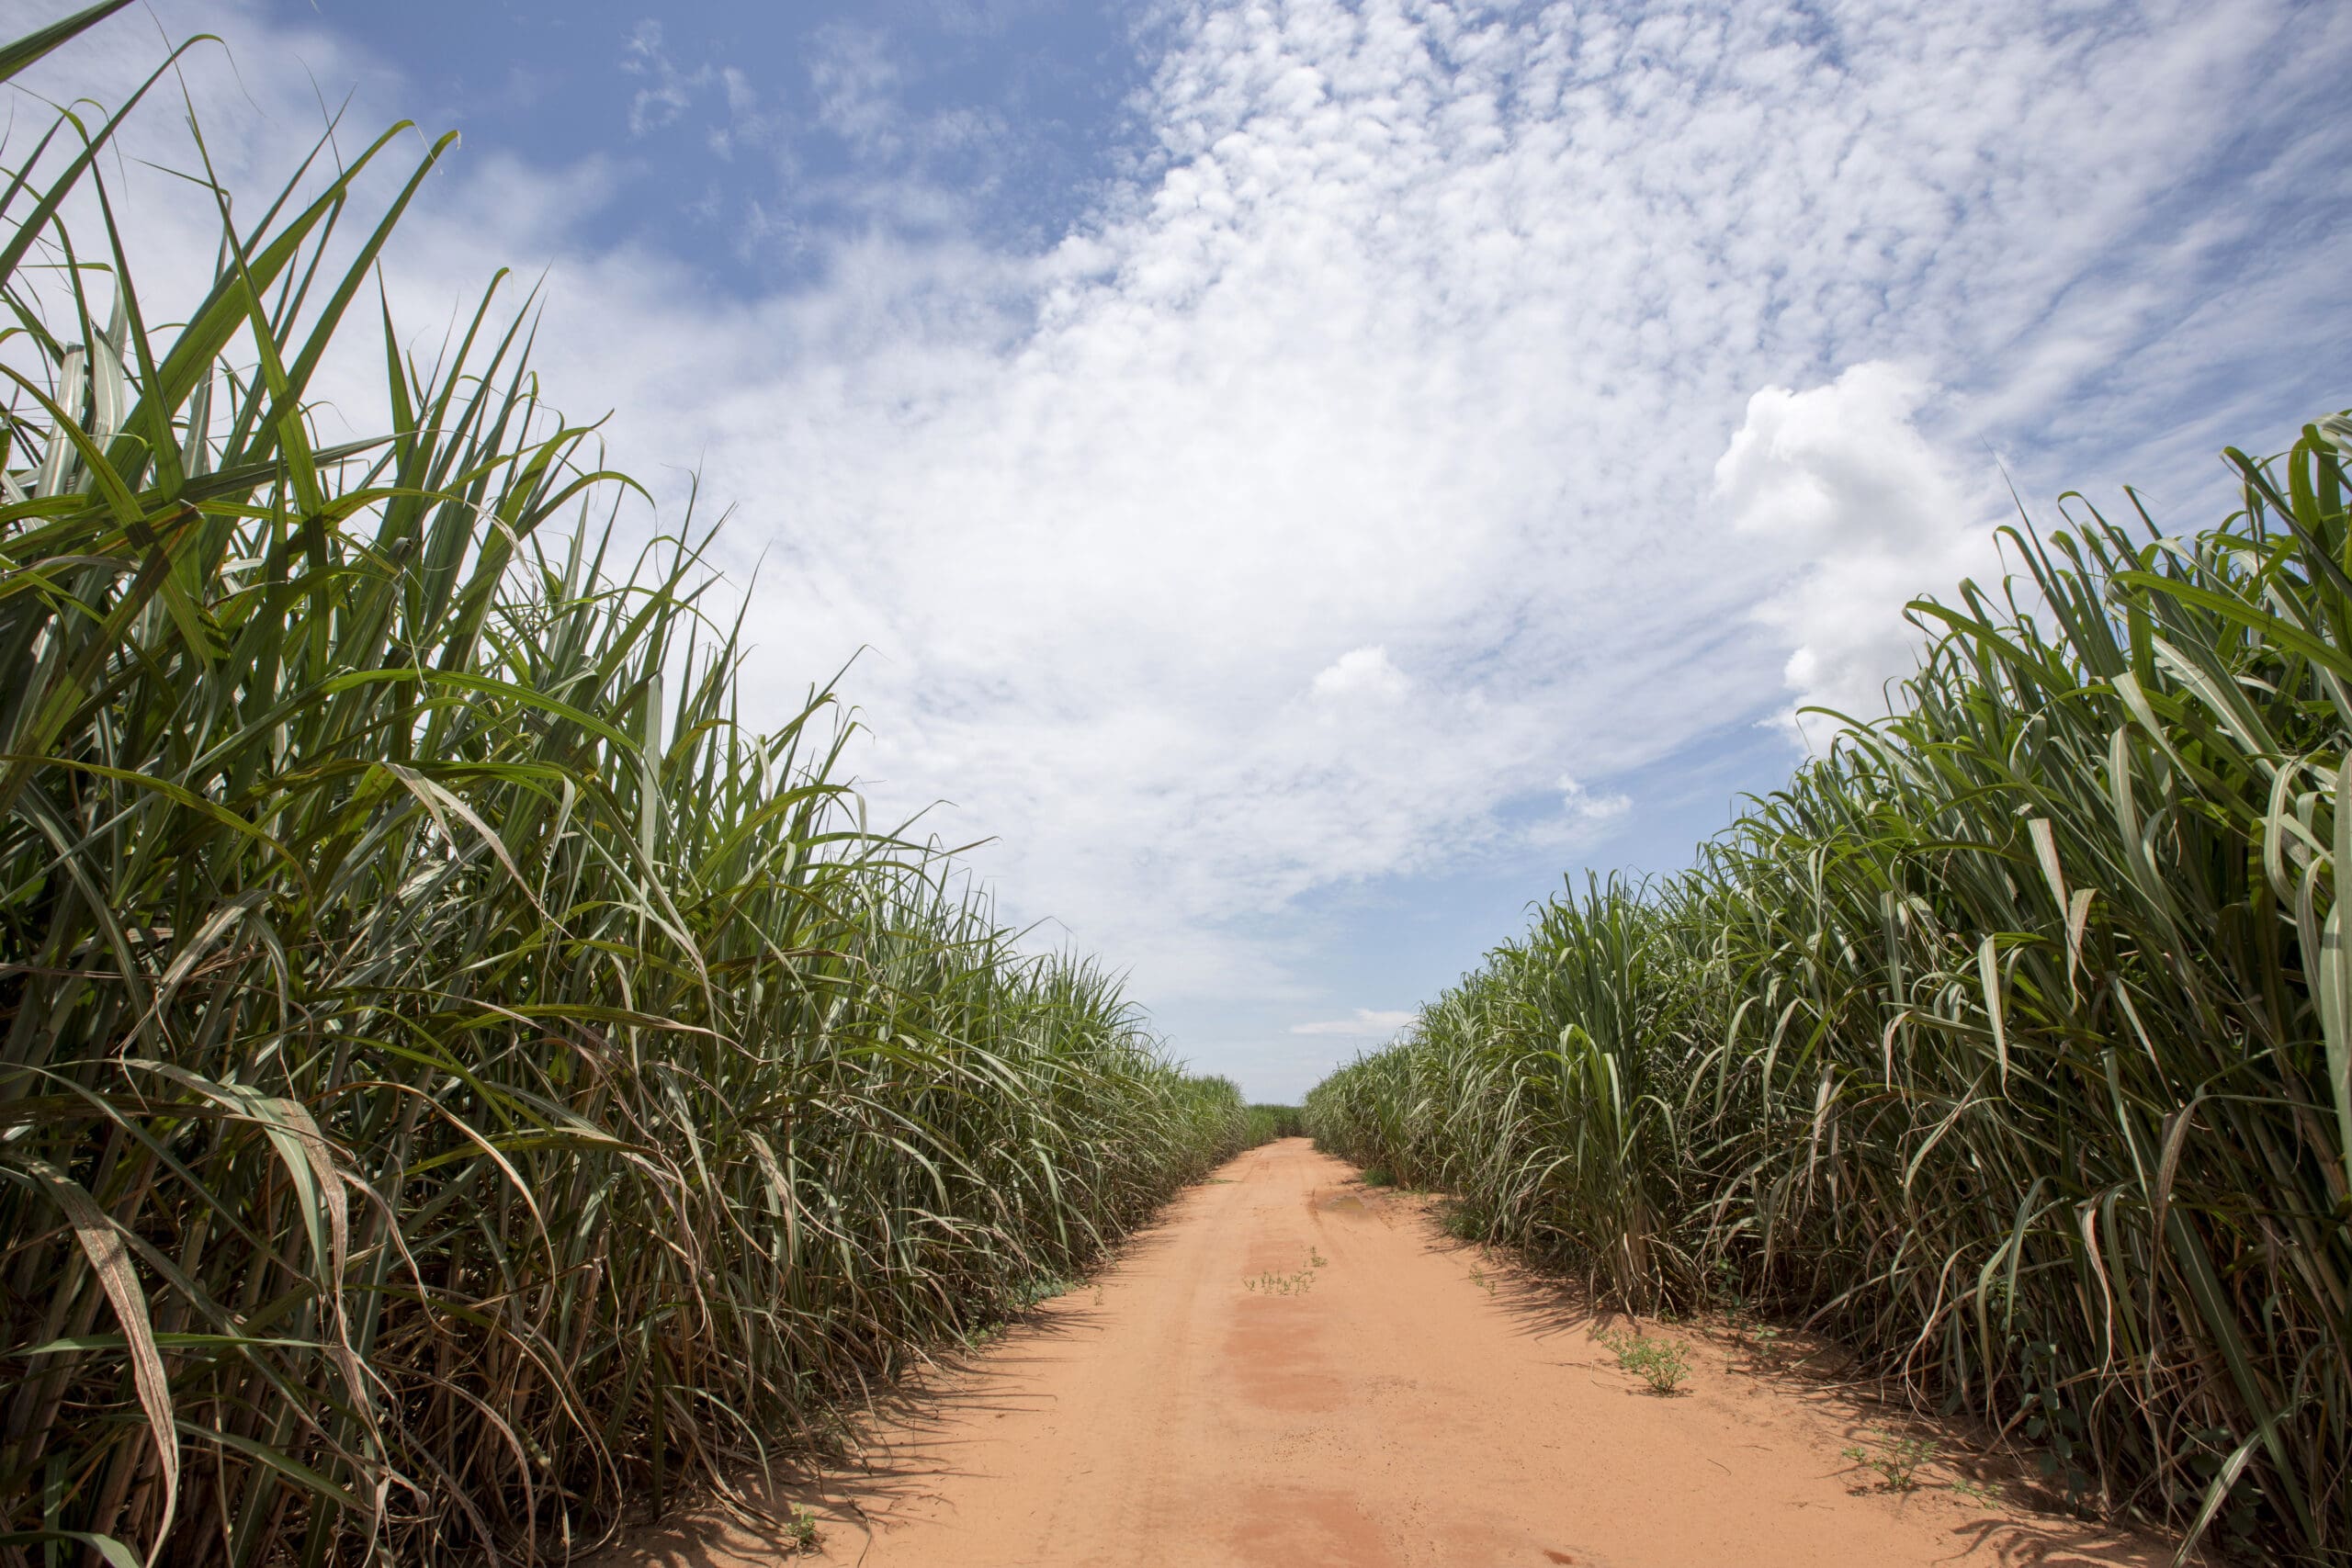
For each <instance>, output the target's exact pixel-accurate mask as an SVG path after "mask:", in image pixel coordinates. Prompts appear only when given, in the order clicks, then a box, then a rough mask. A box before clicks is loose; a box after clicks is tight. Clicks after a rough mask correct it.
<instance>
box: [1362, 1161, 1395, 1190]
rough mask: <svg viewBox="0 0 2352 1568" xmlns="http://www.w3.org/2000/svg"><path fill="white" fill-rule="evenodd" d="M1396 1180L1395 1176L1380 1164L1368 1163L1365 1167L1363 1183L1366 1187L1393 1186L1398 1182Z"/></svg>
mask: <svg viewBox="0 0 2352 1568" xmlns="http://www.w3.org/2000/svg"><path fill="white" fill-rule="evenodd" d="M1396 1181H1397V1179H1396V1178H1395V1177H1393V1176H1391V1175H1389V1174H1388V1172H1387V1171H1386V1170H1385V1169H1383V1168H1381V1167H1379V1166H1376V1165H1368V1166H1365V1167H1364V1168H1363V1184H1364V1185H1365V1186H1366V1187H1391V1186H1394V1185H1395V1184H1396Z"/></svg>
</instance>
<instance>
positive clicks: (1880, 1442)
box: [1840, 1432, 1940, 1492]
mask: <svg viewBox="0 0 2352 1568" xmlns="http://www.w3.org/2000/svg"><path fill="white" fill-rule="evenodd" d="M1939 1446H1940V1445H1939V1444H1936V1443H1933V1442H1930V1441H1928V1439H1927V1438H1898V1437H1896V1436H1895V1435H1894V1433H1892V1432H1872V1433H1870V1434H1869V1441H1868V1442H1867V1443H1860V1444H1856V1445H1855V1446H1853V1447H1851V1448H1849V1449H1845V1450H1840V1451H1841V1452H1843V1453H1844V1454H1845V1456H1846V1457H1847V1458H1848V1459H1849V1460H1852V1461H1854V1462H1855V1463H1856V1464H1860V1465H1867V1466H1869V1467H1870V1468H1871V1469H1872V1470H1875V1471H1877V1472H1879V1474H1880V1475H1882V1476H1883V1477H1885V1483H1886V1489H1887V1490H1888V1491H1889V1492H1912V1491H1916V1490H1917V1489H1918V1485H1919V1467H1920V1466H1921V1465H1923V1464H1925V1463H1927V1462H1928V1461H1929V1460H1931V1459H1933V1458H1935V1457H1936V1452H1937V1450H1938V1449H1939Z"/></svg>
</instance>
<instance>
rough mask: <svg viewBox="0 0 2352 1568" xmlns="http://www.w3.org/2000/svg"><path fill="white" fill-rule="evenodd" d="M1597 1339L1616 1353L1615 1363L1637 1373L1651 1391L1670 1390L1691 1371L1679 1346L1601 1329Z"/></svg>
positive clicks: (1668, 1391) (1676, 1386)
mask: <svg viewBox="0 0 2352 1568" xmlns="http://www.w3.org/2000/svg"><path fill="white" fill-rule="evenodd" d="M1600 1342H1601V1343H1602V1344H1603V1345H1606V1346H1608V1347H1609V1348H1610V1349H1611V1350H1613V1351H1615V1352H1616V1353H1617V1365H1618V1366H1619V1367H1620V1368H1621V1369H1622V1370H1623V1371H1629V1372H1634V1373H1638V1374H1639V1375H1640V1377H1641V1379H1642V1381H1643V1382H1646V1383H1648V1384H1649V1385H1650V1392H1651V1393H1660V1394H1665V1393H1673V1392H1674V1391H1675V1390H1676V1389H1678V1388H1679V1387H1681V1386H1682V1380H1683V1379H1685V1378H1687V1377H1689V1376H1690V1375H1691V1362H1690V1359H1688V1358H1687V1357H1685V1356H1684V1355H1683V1354H1682V1351H1681V1349H1680V1348H1679V1347H1676V1346H1673V1345H1668V1344H1667V1343H1665V1342H1664V1341H1663V1340H1658V1339H1645V1338H1644V1337H1642V1336H1640V1335H1638V1334H1612V1333H1603V1334H1602V1335H1601V1336H1600Z"/></svg>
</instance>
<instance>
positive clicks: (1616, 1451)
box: [607, 1139, 2168, 1568]
mask: <svg viewBox="0 0 2352 1568" xmlns="http://www.w3.org/2000/svg"><path fill="white" fill-rule="evenodd" d="M1219 1174H1220V1179H1219V1180H1218V1181H1216V1182H1213V1183H1211V1184H1210V1185H1207V1186H1204V1187H1200V1188H1196V1189H1194V1190H1192V1191H1191V1192H1189V1193H1187V1194H1185V1195H1184V1197H1182V1199H1181V1200H1179V1201H1178V1202H1177V1203H1176V1205H1175V1206H1174V1208H1173V1210H1172V1211H1171V1213H1170V1215H1169V1217H1168V1219H1167V1221H1166V1222H1165V1223H1164V1224H1160V1225H1159V1226H1158V1227H1157V1228H1156V1229H1154V1230H1153V1231H1151V1232H1149V1233H1148V1234H1147V1235H1144V1236H1142V1237H1140V1238H1138V1239H1137V1240H1136V1242H1135V1243H1134V1244H1133V1245H1132V1246H1131V1247H1129V1248H1128V1249H1127V1250H1126V1252H1125V1254H1124V1255H1123V1256H1122V1258H1121V1259H1120V1260H1119V1262H1118V1264H1117V1265H1116V1266H1115V1267H1114V1268H1113V1269H1111V1270H1110V1271H1109V1272H1107V1273H1106V1274H1105V1275H1104V1276H1103V1280H1102V1282H1101V1285H1100V1287H1099V1288H1098V1287H1095V1286H1089V1287H1087V1288H1085V1289H1083V1290H1080V1291H1078V1292H1073V1293H1071V1294H1069V1295H1067V1296H1064V1297H1061V1298H1059V1299H1057V1300H1056V1301H1054V1302H1051V1303H1047V1304H1046V1307H1045V1308H1044V1309H1043V1310H1042V1311H1041V1312H1040V1313H1039V1314H1038V1315H1037V1320H1036V1321H1035V1323H1032V1324H1029V1325H1023V1326H1020V1327H1017V1328H1015V1329H1013V1330H1012V1331H1011V1332H1010V1333H1008V1334H1007V1335H1006V1336H1005V1337H1003V1338H1002V1339H1001V1341H1000V1342H998V1343H997V1344H996V1345H995V1346H993V1347H992V1348H990V1349H989V1351H988V1352H987V1353H985V1354H984V1355H981V1356H979V1357H978V1358H976V1359H975V1360H974V1362H973V1364H972V1366H971V1367H969V1368H968V1369H967V1370H966V1371H962V1372H960V1373H957V1374H956V1375H953V1376H950V1377H945V1378H943V1379H940V1380H938V1382H936V1384H935V1385H934V1387H933V1389H931V1390H930V1391H929V1392H928V1394H927V1396H926V1397H925V1398H923V1399H922V1400H921V1401H918V1402H915V1403H913V1404H910V1406H909V1407H908V1408H907V1409H906V1410H903V1411H901V1412H899V1415H898V1416H895V1417H894V1418H893V1419H892V1420H891V1421H889V1422H888V1423H887V1424H886V1426H885V1427H883V1429H882V1430H881V1431H880V1432H878V1433H877V1434H876V1441H875V1443H874V1446H873V1448H872V1449H871V1450H870V1452H869V1454H868V1456H867V1461H868V1463H869V1464H870V1465H871V1466H872V1468H871V1470H870V1471H856V1472H848V1473H844V1474H836V1475H832V1476H829V1477H827V1478H825V1479H824V1481H823V1482H822V1483H820V1484H817V1485H812V1486H810V1487H807V1488H801V1489H797V1491H796V1492H795V1493H794V1494H793V1496H794V1497H795V1498H797V1500H800V1501H805V1502H813V1503H814V1504H815V1505H816V1506H817V1508H818V1511H819V1515H820V1519H821V1521H822V1528H823V1530H824V1540H825V1549H824V1551H823V1553H822V1555H821V1557H820V1558H818V1559H815V1561H821V1562H839V1563H853V1562H860V1561H861V1560H862V1561H863V1562H864V1563H865V1565H866V1568H1000V1565H1008V1568H1009V1565H1012V1564H1041V1565H1050V1568H1063V1565H1069V1568H1081V1565H1083V1568H1125V1565H1134V1568H1178V1565H1191V1564H1202V1565H1217V1568H1254V1565H1259V1564H1265V1565H1270V1568H1271V1565H1275V1564H1279V1565H1282V1568H1392V1565H1393V1568H1403V1565H1407V1564H1411V1565H1416V1568H1418V1565H1421V1564H1463V1565H1465V1568H1466V1565H1473V1564H1475V1565H1478V1568H1485V1565H1487V1564H1526V1565H1528V1568H1543V1565H1544V1564H1548V1563H1576V1564H1580V1565H1584V1568H1718V1565H1720V1568H1744V1565H1749V1564H1753V1565H1757V1568H1766V1565H1771V1564H1788V1565H1790V1568H1798V1565H1802V1568H1847V1565H1851V1568H1889V1565H1907V1564H1928V1563H1955V1562H1957V1563H1968V1564H1992V1563H2025V1562H2035V1563H2048V1564H2060V1563H2072V1564H2087V1563H2102V1564H2125V1563H2130V1564H2146V1565H2149V1568H2154V1565H2157V1564H2161V1563H2163V1562H2165V1560H2166V1557H2167V1555H2168V1553H2166V1552H2165V1551H2164V1550H2163V1548H2162V1547H2161V1546H2160V1545H2159V1544H2158V1543H2155V1542H2154V1541H2151V1540H2134V1539H2130V1538H2127V1537H2124V1536H2121V1535H2119V1534H2117V1533H2115V1532H2112V1531H2106V1530H2101V1529H2097V1528H2094V1527H2091V1526H2088V1525H2083V1524H2078V1523H2075V1522H2074V1521H2072V1520H2068V1519H2065V1518H2063V1517H2048V1516H2037V1515H2033V1514H2030V1513H2026V1512H2024V1511H2021V1510H2019V1509H2017V1508H2014V1507H2003V1506H1990V1507H1988V1506H1981V1505H1978V1504H1975V1503H1973V1502H1970V1501H1968V1500H1966V1499H1964V1498H1962V1497H1960V1496H1956V1495H1953V1493H1952V1492H1951V1490H1950V1489H1949V1485H1948V1483H1949V1482H1950V1481H1951V1479H1953V1477H1954V1473H1955V1472H1953V1471H1952V1470H1951V1469H1950V1468H1949V1467H1930V1469H1929V1470H1928V1472H1924V1474H1923V1480H1925V1481H1927V1482H1928V1485H1927V1486H1923V1488H1922V1489H1921V1490H1919V1491H1917V1492H1914V1493H1911V1494H1909V1495H1901V1496H1897V1495H1888V1494H1885V1493H1883V1492H1873V1491H1870V1490H1867V1489H1860V1490H1858V1489H1859V1488H1860V1487H1861V1483H1862V1482H1863V1480H1865V1479H1871V1480H1875V1477H1872V1476H1869V1475H1868V1472H1857V1471H1856V1470H1854V1469H1853V1468H1852V1467H1851V1465H1850V1463H1849V1461H1846V1460H1845V1459H1842V1458H1841V1457H1840V1456H1839V1450H1840V1449H1842V1448H1843V1447H1845V1446H1846V1445H1847V1444H1849V1443H1851V1442H1854V1441H1855V1440H1857V1438H1859V1437H1860V1435H1861V1434H1862V1433H1863V1431H1864V1430H1865V1429H1867V1428H1870V1427H1872V1426H1873V1425H1875V1424H1876V1423H1874V1421H1873V1419H1872V1416H1871V1414H1870V1413H1869V1412H1868V1411H1867V1410H1866V1409H1865V1408H1863V1407H1862V1406H1860V1405H1859V1404H1853V1403H1851V1402H1849V1401H1848V1400H1846V1399H1844V1398H1843V1397H1842V1396H1840V1395H1838V1394H1837V1393H1834V1392H1830V1391H1825V1390H1824V1389H1823V1388H1822V1387H1821V1386H1820V1385H1819V1384H1818V1383H1817V1382H1810V1381H1808V1380H1804V1379H1802V1378H1794V1377H1786V1376H1783V1377H1760V1376H1757V1375H1752V1374H1750V1373H1748V1372H1745V1371H1732V1370H1730V1367H1729V1365H1728V1358H1729V1356H1730V1353H1729V1352H1728V1351H1727V1349H1726V1348H1725V1346H1724V1344H1722V1343H1719V1342H1717V1341H1715V1340H1711V1339H1706V1338H1702V1337H1696V1336H1691V1337H1685V1338H1683V1339H1682V1340H1681V1341H1680V1343H1682V1344H1683V1345H1684V1346H1685V1348H1686V1353H1687V1354H1688V1356H1689V1358H1690V1360H1691V1367H1692V1372H1691V1381H1690V1383H1689V1385H1688V1392H1686V1393H1681V1394H1679V1395H1677V1396H1675V1397H1672V1398H1660V1397H1657V1396H1656V1395H1654V1394H1651V1393H1647V1392H1646V1391H1645V1390H1644V1389H1643V1387H1642V1385H1641V1384H1640V1383H1639V1382H1638V1380H1636V1379H1634V1378H1633V1377H1631V1376H1629V1375H1628V1374H1627V1373H1625V1372H1623V1371H1619V1370H1618V1368H1617V1366H1616V1363H1615V1359H1614V1357H1613V1356H1611V1354H1610V1353H1609V1352H1608V1351H1607V1350H1606V1349H1605V1348H1603V1347H1602V1346H1600V1344H1598V1343H1596V1342H1595V1341H1594V1340H1593V1338H1592V1337H1591V1331H1592V1329H1593V1328H1594V1327H1595V1326H1596V1325H1594V1324H1593V1323H1592V1321H1591V1320H1590V1318H1589V1316H1587V1315H1584V1314H1582V1313H1581V1312H1580V1311H1579V1310H1578V1309H1577V1307H1576V1306H1575V1305H1574V1299H1573V1297H1572V1296H1570V1295H1568V1294H1567V1293H1566V1292H1558V1291H1555V1290H1553V1289H1551V1288H1549V1287H1547V1286H1544V1285H1543V1284H1541V1283H1540V1282H1535V1281H1529V1280H1521V1279H1518V1278H1516V1277H1506V1276H1505V1275H1504V1274H1502V1273H1501V1272H1500V1271H1499V1269H1498V1268H1497V1266H1496V1265H1495V1264H1494V1263H1493V1262H1492V1261H1491V1260H1489V1259H1486V1258H1483V1257H1482V1255H1481V1252H1480V1250H1479V1249H1478V1248H1476V1247H1459V1246H1457V1245H1455V1244H1453V1243H1452V1242H1451V1241H1449V1240H1448V1239H1447V1238H1445V1237H1444V1236H1443V1235H1442V1233H1441V1232H1440V1231H1438V1230H1437V1228H1436V1227H1435V1226H1434V1225H1432V1224H1430V1222H1429V1220H1428V1218H1427V1216H1426V1211H1425V1205H1424V1204H1423V1203H1422V1202H1421V1201H1419V1200H1415V1199H1412V1198H1408V1197H1404V1196H1401V1195H1397V1194H1393V1193H1386V1192H1380V1191H1374V1190H1367V1189H1365V1188H1364V1187H1363V1185H1362V1184H1361V1183H1360V1182H1359V1181H1358V1180H1357V1179H1356V1177H1355V1172H1354V1171H1353V1169H1352V1168H1350V1167H1348V1166H1345V1165H1343V1164H1341V1163H1340V1162H1339V1161H1337V1160H1334V1159H1331V1158H1329V1157H1327V1156H1321V1155H1317V1154H1316V1153H1315V1152H1314V1151H1313V1149H1312V1147H1311V1146H1310V1145H1308V1144H1307V1143H1306V1141H1304V1140H1299V1139H1294V1140H1290V1141H1287V1142H1284V1143H1280V1144H1275V1145H1270V1146H1268V1147H1266V1148H1263V1149H1260V1150H1257V1151H1254V1152H1252V1153H1250V1154H1248V1155H1244V1156H1241V1157H1240V1158H1239V1159H1238V1160H1236V1161H1234V1162H1233V1163H1232V1164H1231V1165H1229V1166H1227V1168H1225V1169H1224V1170H1223V1171H1222V1172H1220V1173H1219ZM1315 1258H1321V1259H1323V1262H1322V1263H1321V1265H1320V1266H1319V1267H1318V1266H1316V1265H1315V1264H1314V1263H1313V1259H1315ZM1300 1273H1307V1274H1311V1275H1312V1277H1313V1279H1312V1284H1311V1286H1310V1288H1308V1289H1307V1290H1306V1292H1305V1293H1303V1294H1300V1293H1294V1294H1289V1295H1283V1294H1278V1293H1269V1292H1263V1291H1252V1290H1250V1289H1249V1288H1247V1287H1246V1286H1245V1284H1244V1280H1245V1279H1249V1278H1252V1277H1256V1276H1262V1275H1269V1274H1271V1275H1275V1276H1293V1275H1297V1274H1300ZM607 1561H608V1563H610V1564H613V1565H614V1568H617V1565H618V1564H623V1563H634V1564H638V1565H640V1568H653V1565H657V1564H658V1565H661V1568H736V1565H741V1564H748V1563H754V1562H757V1563H766V1562H779V1561H782V1558H781V1556H780V1553H779V1551H778V1549H777V1548H776V1547H775V1544H774V1543H773V1541H770V1540H763V1538H762V1537H761V1536H760V1535H758V1534H756V1533H754V1532H751V1531H747V1530H746V1529H743V1528H741V1527H740V1526H731V1525H726V1524H721V1523H719V1522H718V1521H716V1520H714V1519H711V1518H708V1517H704V1518H700V1519H691V1518H690V1519H688V1520H687V1521H685V1522H684V1523H682V1524H680V1525H678V1526H675V1527H672V1528H665V1529H660V1530H656V1531H651V1532H648V1533H646V1534H644V1535H641V1536H639V1538H637V1539H636V1540H634V1541H633V1542H631V1543H630V1544H629V1546H628V1548H627V1549H626V1550H625V1551H620V1552H618V1553H617V1554H616V1555H615V1556H614V1557H612V1558H609V1559H608V1560H607Z"/></svg>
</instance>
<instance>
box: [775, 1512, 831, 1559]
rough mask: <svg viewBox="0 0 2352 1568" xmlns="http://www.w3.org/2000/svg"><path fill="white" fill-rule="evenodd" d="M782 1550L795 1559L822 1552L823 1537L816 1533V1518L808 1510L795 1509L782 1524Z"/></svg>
mask: <svg viewBox="0 0 2352 1568" xmlns="http://www.w3.org/2000/svg"><path fill="white" fill-rule="evenodd" d="M784 1549H785V1550H786V1551H789V1552H791V1553H792V1554H793V1555H794V1556H796V1557H807V1556H811V1555H814V1554H815V1553H817V1552H819V1551H823V1550H824V1537H823V1536H822V1535H820V1534H819V1533H818V1530H817V1516H816V1514H815V1513H814V1512H812V1511H811V1510H809V1509H808V1508H801V1507H796V1508H794V1509H793V1510H792V1517H790V1518H788V1519H786V1521H785V1523H784Z"/></svg>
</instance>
